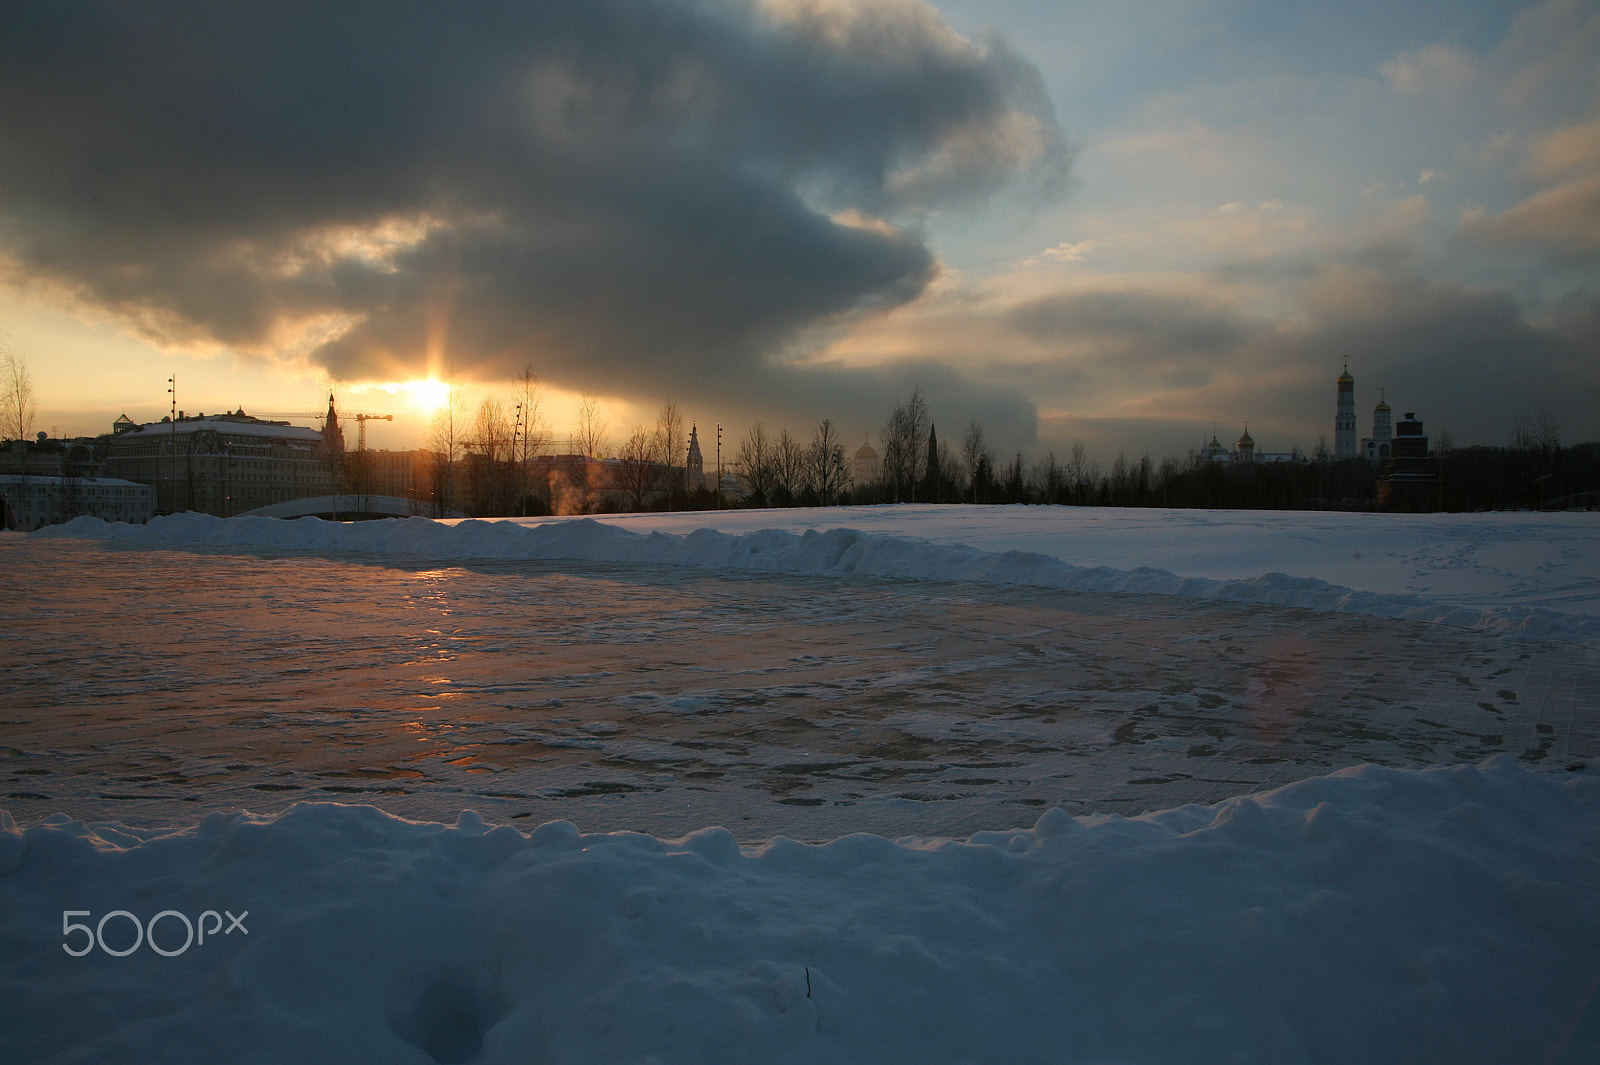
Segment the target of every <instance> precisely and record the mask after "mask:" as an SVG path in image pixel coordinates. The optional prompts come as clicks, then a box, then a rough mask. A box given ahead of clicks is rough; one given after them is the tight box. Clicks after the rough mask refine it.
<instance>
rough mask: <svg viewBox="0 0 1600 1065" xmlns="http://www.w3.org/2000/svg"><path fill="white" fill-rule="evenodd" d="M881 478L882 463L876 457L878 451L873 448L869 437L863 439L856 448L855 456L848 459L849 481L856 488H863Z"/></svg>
mask: <svg viewBox="0 0 1600 1065" xmlns="http://www.w3.org/2000/svg"><path fill="white" fill-rule="evenodd" d="M882 478H883V463H882V462H880V461H879V459H878V452H877V451H876V450H875V449H874V448H873V446H872V442H871V440H870V438H867V439H863V440H862V441H861V446H860V447H859V448H857V449H856V455H855V458H853V459H851V460H850V483H851V484H853V485H855V486H856V487H857V488H864V487H866V486H867V485H869V484H877V483H878V481H879V480H881V479H882Z"/></svg>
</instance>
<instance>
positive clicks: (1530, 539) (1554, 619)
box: [33, 507, 1600, 647]
mask: <svg viewBox="0 0 1600 1065" xmlns="http://www.w3.org/2000/svg"><path fill="white" fill-rule="evenodd" d="M966 509H974V508H960V507H945V508H933V507H915V508H868V509H867V510H864V511H859V512H853V511H847V510H836V511H831V512H829V513H830V514H832V515H834V516H837V517H839V518H841V519H848V518H851V517H859V518H863V519H867V520H870V521H872V522H873V523H875V524H877V525H878V526H880V527H882V528H886V529H890V530H894V529H899V528H915V529H917V530H918V531H919V532H925V533H929V534H932V535H937V536H938V537H939V542H935V541H934V540H931V539H929V538H926V537H923V536H917V537H913V536H907V535H900V534H896V533H895V532H864V531H861V530H857V529H851V528H844V527H834V528H828V529H826V530H823V529H819V528H807V529H804V530H803V531H800V532H791V531H786V530H783V529H776V528H767V529H758V530H754V531H748V532H724V531H718V530H715V529H711V528H699V529H695V530H693V531H688V532H674V533H668V532H663V531H660V530H659V529H655V530H651V531H633V529H632V528H625V527H623V525H621V524H616V523H613V522H612V521H611V520H610V519H608V520H607V521H604V522H602V521H597V520H594V519H587V518H584V519H560V520H548V519H546V520H540V521H534V522H517V521H510V520H505V521H462V522H439V521H432V520H428V519H423V518H409V519H391V520H385V521H373V522H362V523H356V524H342V523H337V522H327V521H322V520H319V519H316V518H300V519H297V520H294V521H282V520H279V519H272V518H255V517H240V518H229V519H222V518H214V517H209V516H206V515H200V514H180V515H175V516H171V517H166V518H158V519H156V520H155V521H152V522H151V523H150V524H149V525H144V526H137V525H108V524H106V523H104V522H101V521H99V520H98V519H95V518H77V519H75V520H73V521H71V522H68V523H66V524H65V525H61V526H55V527H52V528H50V529H47V530H42V531H41V532H38V533H35V534H33V535H35V536H62V537H79V538H89V539H101V540H108V541H114V542H118V543H128V544H143V545H150V546H194V547H212V548H262V547H268V548H284V549H295V550H304V551H338V552H360V553H369V554H394V555H421V556H426V557H429V558H451V557H457V558H529V559H559V558H571V559H581V560H585V561H595V562H629V563H649V564H658V565H679V566H698V567H704V568H709V569H723V570H748V571H763V572H776V573H811V574H826V575H834V576H838V575H863V576H873V577H889V578H901V579H938V580H956V581H987V582H993V583H999V584H1017V585H1030V586H1036V587H1045V588H1057V589H1062V590H1067V591H1090V592H1111V593H1124V594H1147V595H1168V596H1181V597H1189V598H1197V599H1212V600H1222V601H1227V602H1239V603H1258V604H1261V605H1267V606H1276V607H1296V608H1301V609H1307V610H1317V611H1330V612H1348V613H1356V614H1364V615H1370V616H1377V617H1388V618H1403V619H1407V620H1412V621H1419V622H1431V623H1439V624H1447V625H1453V626H1458V627H1464V628H1473V629H1480V630H1483V631H1486V632H1490V633H1495V634H1521V635H1527V636H1532V637H1537V638H1541V639H1559V640H1564V641H1569V642H1573V643H1578V644H1583V645H1586V646H1589V647H1600V616H1597V615H1595V614H1590V613H1585V612H1582V611H1583V608H1584V607H1586V606H1587V605H1588V604H1590V603H1592V602H1600V521H1586V522H1582V523H1579V524H1577V525H1574V526H1571V527H1565V526H1564V527H1563V530H1562V531H1564V532H1566V533H1567V534H1568V535H1569V537H1570V538H1571V539H1570V542H1564V543H1562V544H1561V545H1560V546H1561V554H1562V556H1563V558H1562V560H1561V562H1560V565H1557V563H1556V562H1554V561H1551V560H1550V559H1548V558H1546V557H1545V556H1543V555H1541V554H1540V553H1539V547H1538V539H1537V538H1538V535H1539V532H1540V530H1541V529H1542V528H1543V525H1542V524H1541V523H1540V519H1542V518H1544V517H1545V516H1544V515H1490V516H1479V515H1466V516H1446V518H1449V519H1454V518H1458V517H1459V523H1461V524H1462V527H1463V528H1469V529H1476V530H1478V531H1479V533H1480V536H1479V539H1478V542H1477V543H1476V544H1475V548H1476V550H1477V552H1478V553H1479V554H1482V553H1484V552H1485V551H1487V550H1489V549H1490V548H1494V549H1499V548H1501V547H1502V546H1504V545H1506V544H1511V545H1516V544H1518V543H1520V544H1521V546H1520V553H1521V562H1520V564H1519V563H1518V561H1517V557H1516V555H1515V554H1512V555H1509V556H1507V555H1504V554H1499V555H1495V557H1494V560H1493V562H1492V564H1491V563H1483V562H1481V561H1474V562H1473V563H1472V564H1473V565H1474V566H1478V567H1479V568H1487V569H1492V570H1494V571H1495V572H1496V574H1497V575H1498V576H1499V577H1500V578H1501V581H1500V583H1501V585H1503V586H1507V587H1509V588H1513V589H1514V593H1508V592H1505V591H1504V589H1502V594H1497V593H1496V592H1493V591H1491V592H1490V593H1489V594H1487V595H1483V594H1480V595H1476V596H1474V595H1465V596H1464V595H1461V594H1456V593H1454V592H1453V590H1452V589H1451V588H1450V587H1449V586H1448V585H1449V580H1450V578H1448V577H1446V576H1442V575H1443V574H1446V573H1448V572H1449V569H1450V568H1451V567H1458V568H1464V567H1466V566H1467V565H1468V563H1467V562H1464V561H1463V560H1462V553H1463V549H1462V548H1461V546H1460V545H1459V544H1457V543H1452V542H1447V541H1448V540H1449V539H1450V534H1451V532H1452V531H1453V530H1454V529H1455V528H1456V524H1455V523H1452V522H1451V521H1449V520H1445V519H1439V518H1435V519H1434V520H1433V522H1432V523H1431V524H1427V525H1418V524H1415V523H1413V524H1410V525H1405V526H1401V527H1400V532H1401V533H1403V534H1404V535H1403V543H1404V545H1405V547H1404V550H1405V551H1407V552H1409V554H1408V556H1407V558H1408V559H1412V560H1413V561H1414V559H1415V558H1417V557H1431V558H1432V561H1431V563H1430V565H1432V566H1433V567H1434V568H1433V569H1432V570H1431V571H1430V572H1431V578H1432V579H1431V583H1429V584H1427V585H1426V587H1427V588H1428V589H1429V591H1430V594H1399V593H1394V592H1388V591H1382V590H1372V589H1355V588H1351V587H1346V586H1342V585H1338V584H1334V583H1330V582H1329V581H1327V580H1324V579H1322V578H1321V577H1319V576H1316V575H1315V573H1316V572H1318V571H1319V569H1324V568H1326V567H1330V566H1331V567H1332V568H1333V569H1335V570H1336V571H1339V572H1346V570H1344V569H1341V568H1340V567H1341V566H1343V565H1345V563H1343V562H1342V561H1341V560H1340V559H1330V558H1329V557H1326V555H1319V554H1318V553H1317V552H1311V551H1307V549H1306V545H1305V542H1304V537H1305V536H1306V535H1308V534H1307V531H1306V526H1305V522H1304V521H1302V520H1301V519H1303V518H1305V517H1306V516H1304V515H1293V514H1291V515H1287V516H1279V515H1277V514H1275V513H1261V514H1254V513H1252V514H1251V516H1250V517H1251V522H1250V525H1249V529H1250V530H1251V533H1252V537H1251V543H1252V544H1253V545H1254V547H1253V549H1252V550H1251V551H1246V552H1243V555H1244V561H1243V562H1242V563H1241V561H1240V560H1239V559H1238V558H1237V557H1236V556H1239V555H1241V546H1240V536H1241V532H1240V528H1241V527H1240V526H1239V525H1238V524H1237V523H1236V522H1235V523H1217V522H1215V521H1213V522H1212V523H1211V524H1210V525H1209V526H1202V525H1198V524H1196V523H1195V522H1196V519H1194V518H1192V517H1191V516H1190V515H1189V512H1182V511H1167V512H1160V514H1161V515H1162V516H1164V517H1160V516H1158V517H1152V516H1151V514H1150V513H1149V512H1144V511H1127V512H1105V511H1100V512H1095V513H1094V514H1093V515H1092V517H1093V518H1094V519H1095V520H1096V522H1097V524H1104V523H1105V522H1107V521H1111V522H1112V524H1113V526H1114V525H1115V516H1116V515H1117V514H1119V513H1126V514H1129V515H1131V517H1129V518H1128V522H1129V529H1130V532H1131V531H1132V530H1136V529H1145V527H1147V526H1150V525H1152V524H1153V525H1155V527H1156V528H1157V530H1158V532H1160V531H1161V530H1164V532H1160V535H1154V536H1152V535H1151V534H1150V533H1149V532H1148V531H1144V532H1142V533H1141V534H1140V536H1138V537H1133V538H1136V539H1139V538H1142V539H1143V540H1144V541H1146V547H1145V548H1144V551H1145V554H1146V555H1147V556H1149V557H1151V559H1152V560H1153V561H1154V560H1159V559H1160V558H1161V556H1162V555H1163V554H1164V553H1167V552H1168V551H1169V550H1170V551H1171V552H1172V553H1175V554H1177V555H1179V556H1180V557H1181V558H1182V559H1183V560H1184V561H1185V562H1186V563H1187V564H1188V565H1189V566H1190V568H1193V569H1198V570H1202V571H1212V572H1216V571H1218V569H1219V568H1218V567H1217V566H1216V565H1215V564H1214V563H1213V562H1212V561H1211V560H1213V559H1217V558H1228V559H1230V560H1231V568H1232V570H1233V571H1237V570H1238V568H1239V566H1240V565H1244V566H1248V565H1249V559H1250V558H1257V559H1260V558H1270V559H1272V560H1273V561H1275V562H1279V563H1281V564H1283V565H1285V566H1291V567H1293V568H1295V569H1296V570H1297V572H1296V573H1294V574H1290V573H1285V572H1277V571H1273V572H1265V573H1257V574H1255V575H1253V576H1249V577H1243V578H1232V579H1222V578H1218V577H1209V576H1196V575H1187V576H1186V575H1183V574H1181V573H1174V572H1171V571H1169V570H1167V569H1164V568H1156V567H1154V566H1149V565H1137V566H1132V567H1130V568H1112V567H1108V566H1099V565H1080V564H1074V563H1072V562H1068V561H1065V560H1063V558H1062V557H1060V555H1062V554H1066V553H1069V549H1070V548H1071V546H1072V545H1071V544H1070V534H1069V533H1067V532H1065V531H1058V532H1057V533H1056V539H1055V540H1054V541H1051V540H1049V539H1046V538H1045V537H1044V536H1043V535H1042V534H1039V533H1037V532H1030V534H1029V536H1028V537H1027V538H1025V539H1026V542H1032V543H1038V544H1039V545H1040V546H1046V545H1052V549H1051V551H1050V552H1049V553H1046V552H1045V551H1039V550H1026V551H1025V550H1014V549H1012V550H992V549H985V548H982V547H976V546H971V545H969V544H967V543H962V542H959V540H960V539H961V537H962V536H963V535H966V534H967V532H966V530H967V526H965V525H964V524H963V522H964V520H965V519H966V518H967V517H968V515H967V514H966V513H965V510H966ZM975 509H980V510H984V511H985V512H986V513H985V514H984V515H981V517H982V518H983V519H984V520H985V521H986V522H987V523H988V524H987V525H986V526H982V528H983V530H984V531H983V532H980V533H976V534H973V535H974V536H975V538H978V539H981V540H982V541H983V542H985V543H987V544H993V543H994V542H995V538H994V536H993V535H992V533H990V532H988V530H991V529H993V528H994V527H995V526H996V525H997V524H998V525H1000V526H1002V527H1003V526H1005V525H1006V523H1007V522H1008V521H1011V520H1013V518H1012V514H1013V513H1014V514H1015V519H1014V520H1015V521H1016V522H1018V523H1023V524H1029V523H1031V525H1032V526H1036V525H1037V523H1038V522H1039V521H1040V515H1039V514H1037V513H1034V512H1036V511H1039V510H1048V511H1051V512H1053V514H1052V515H1049V516H1051V517H1054V516H1059V515H1062V514H1075V513H1076V512H1075V511H1073V510H1067V511H1063V510H1062V508H1007V509H1006V510H1002V511H1001V512H1000V513H999V514H998V515H997V514H996V513H995V511H996V508H975ZM1008 511H1009V512H1008ZM795 514H799V515H803V514H805V512H803V511H791V512H758V513H757V514H756V515H754V516H753V517H752V516H743V517H736V518H734V519H729V518H725V517H722V516H720V515H712V514H705V515H671V516H661V517H656V519H655V520H656V521H657V522H660V523H663V524H667V525H669V526H671V525H673V524H676V525H678V526H683V525H684V524H685V523H686V522H689V521H693V520H704V521H707V522H711V521H723V522H727V521H729V520H733V521H736V522H740V521H742V522H743V523H744V524H749V523H750V522H751V521H753V520H761V519H766V520H776V521H783V520H786V519H787V516H788V515H795ZM1108 515H1110V517H1108ZM628 517H638V518H639V519H640V521H639V522H637V523H633V524H635V525H642V526H643V527H644V528H648V527H649V526H648V524H647V523H648V522H649V521H650V520H651V519H652V517H654V516H649V515H642V516H628ZM1315 517H1316V521H1317V525H1316V528H1317V529H1318V530H1320V531H1321V534H1322V535H1327V534H1328V533H1327V530H1329V529H1330V528H1331V529H1334V530H1335V531H1336V532H1337V534H1338V538H1339V542H1340V551H1339V555H1340V556H1341V558H1342V557H1343V556H1353V557H1354V558H1356V559H1360V558H1361V557H1362V548H1363V547H1365V548H1366V549H1367V552H1368V554H1371V555H1378V554H1380V553H1387V554H1388V555H1390V556H1394V555H1395V554H1396V552H1397V551H1398V550H1400V546H1399V545H1398V544H1397V543H1396V540H1395V537H1396V528H1395V527H1394V526H1387V525H1385V526H1376V525H1374V524H1373V523H1371V522H1370V521H1369V520H1368V519H1370V518H1371V517H1372V516H1371V515H1333V516H1331V517H1330V516H1327V515H1317V516H1315ZM1482 517H1492V518H1496V519H1500V518H1517V519H1520V520H1521V522H1522V524H1521V525H1518V524H1516V523H1515V522H1511V523H1508V522H1505V521H1495V522H1494V523H1492V524H1491V525H1486V524H1485V523H1484V522H1482V521H1474V519H1478V518H1482ZM1582 517H1584V518H1587V517H1588V516H1587V515H1584V516H1582ZM1058 520H1059V519H1058ZM941 521H942V522H943V524H940V522H941ZM1341 522H1342V523H1343V524H1342V525H1341V524H1340V523H1341ZM1207 529H1209V530H1210V531H1209V532H1207V531H1206V530H1207ZM1340 530H1342V531H1340ZM1484 530H1487V532H1484ZM1274 539H1275V540H1277V541H1287V543H1286V544H1285V545H1280V546H1279V547H1277V548H1276V549H1273V550H1268V549H1266V548H1263V547H1262V546H1261V545H1262V544H1263V543H1265V542H1269V541H1273V540H1274ZM1162 545H1168V546H1162ZM1179 545H1181V548H1182V550H1181V551H1179V550H1177V548H1178V546H1179ZM1295 552H1299V554H1298V555H1296V554H1295ZM1070 553H1081V545H1080V546H1079V547H1078V548H1077V549H1076V551H1072V552H1070ZM1326 554H1327V555H1331V554H1333V552H1327V553H1326ZM1120 557H1122V558H1123V560H1124V561H1127V560H1129V559H1130V558H1131V557H1133V556H1129V555H1127V554H1123V555H1121V556H1120ZM1574 558H1575V560H1574ZM1223 571H1227V570H1223ZM1508 573H1510V574H1511V575H1510V576H1507V574H1508ZM1541 582H1542V583H1541ZM1435 585H1443V586H1442V587H1437V588H1435ZM1541 601H1547V602H1552V603H1561V604H1563V605H1568V606H1569V607H1570V608H1569V609H1564V610H1556V609H1551V608H1550V607H1548V606H1541V605H1535V604H1537V603H1539V602H1541Z"/></svg>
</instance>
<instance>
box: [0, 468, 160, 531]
mask: <svg viewBox="0 0 1600 1065" xmlns="http://www.w3.org/2000/svg"><path fill="white" fill-rule="evenodd" d="M155 513H156V490H155V489H154V488H152V487H151V486H150V485H147V484H135V483H134V482H132V481H123V480H118V479H115V478H107V477H40V476H36V475H31V474H0V522H3V523H4V527H5V528H7V529H15V530H18V531H21V532H32V531H33V530H34V529H38V528H40V527H42V526H45V525H57V524H60V523H61V522H64V521H71V520H72V519H73V518H77V517H83V516H88V517H91V518H99V519H100V520H101V521H123V522H129V523H132V524H136V525H142V524H144V523H145V522H147V521H149V520H150V519H151V518H153V517H155Z"/></svg>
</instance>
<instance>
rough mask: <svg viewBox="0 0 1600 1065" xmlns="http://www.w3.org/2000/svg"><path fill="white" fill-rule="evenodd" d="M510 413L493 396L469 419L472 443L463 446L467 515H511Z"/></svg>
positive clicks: (512, 428)
mask: <svg viewBox="0 0 1600 1065" xmlns="http://www.w3.org/2000/svg"><path fill="white" fill-rule="evenodd" d="M514 433H515V423H514V422H513V420H512V416H511V412H510V411H508V410H507V409H506V405H505V404H504V403H502V402H501V401H500V399H499V398H498V397H496V396H485V397H483V399H482V400H481V401H480V402H479V403H478V410H477V413H476V414H475V415H474V416H473V419H472V439H471V440H470V441H466V442H465V446H466V447H467V449H468V452H469V458H468V460H467V485H468V491H467V496H468V500H469V513H471V514H473V515H474V516H476V517H486V516H489V515H496V514H509V513H510V512H511V504H512V500H511V494H512V477H511V469H512V465H513V463H512V458H513V455H512V451H513V447H512V437H513V435H514Z"/></svg>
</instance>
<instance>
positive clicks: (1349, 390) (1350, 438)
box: [1333, 359, 1360, 459]
mask: <svg viewBox="0 0 1600 1065" xmlns="http://www.w3.org/2000/svg"><path fill="white" fill-rule="evenodd" d="M1358 454H1360V452H1359V451H1358V450H1357V443H1356V379H1355V378H1354V377H1351V376H1350V360H1349V359H1345V361H1344V372H1343V373H1341V374H1340V375H1339V406H1338V408H1337V409H1336V410H1335V411H1334V415H1333V457H1334V458H1336V459H1353V458H1355V457H1356V456H1357V455H1358Z"/></svg>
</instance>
